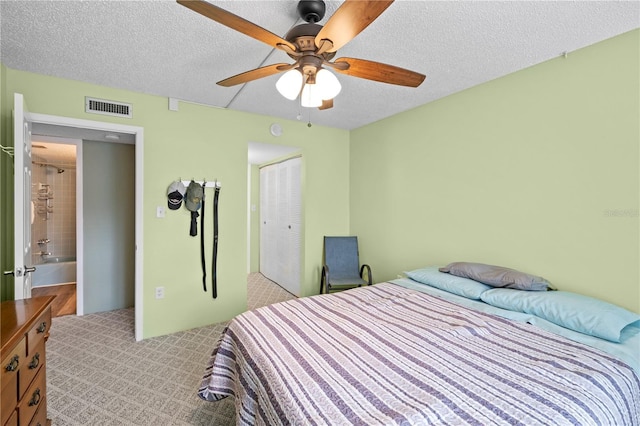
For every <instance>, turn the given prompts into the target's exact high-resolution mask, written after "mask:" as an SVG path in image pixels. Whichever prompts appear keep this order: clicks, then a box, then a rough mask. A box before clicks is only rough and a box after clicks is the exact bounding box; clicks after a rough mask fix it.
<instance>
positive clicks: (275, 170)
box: [260, 157, 302, 296]
mask: <svg viewBox="0 0 640 426" xmlns="http://www.w3.org/2000/svg"><path fill="white" fill-rule="evenodd" d="M301 166H302V159H301V158H300V157H296V158H292V159H289V160H286V161H283V162H281V163H276V164H270V165H268V166H265V167H262V168H261V169H260V272H261V273H262V275H264V276H265V277H267V278H268V279H270V280H271V281H274V282H276V283H278V284H279V285H280V286H281V287H283V288H284V289H285V290H287V291H288V292H290V293H292V294H294V295H296V296H299V295H300V259H301V256H300V249H301V242H300V240H301V238H300V237H301V224H302V219H301V218H302V186H301Z"/></svg>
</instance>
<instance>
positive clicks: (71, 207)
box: [31, 137, 77, 317]
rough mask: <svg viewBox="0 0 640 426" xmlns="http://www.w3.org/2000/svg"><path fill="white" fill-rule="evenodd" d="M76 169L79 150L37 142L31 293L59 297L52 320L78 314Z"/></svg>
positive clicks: (33, 175) (47, 142)
mask: <svg viewBox="0 0 640 426" xmlns="http://www.w3.org/2000/svg"><path fill="white" fill-rule="evenodd" d="M48 140H50V139H48ZM76 164H77V145H74V144H65V143H54V142H49V141H47V140H43V139H42V138H41V139H40V140H38V138H37V137H34V140H33V144H32V168H31V171H32V180H31V181H32V187H31V207H32V208H31V247H32V248H33V249H32V264H33V265H34V266H35V267H36V271H35V272H34V273H33V282H32V286H33V287H32V290H31V293H32V296H44V295H55V296H56V298H55V299H54V303H53V305H52V315H53V316H54V317H55V316H63V315H70V314H75V313H76V282H77V280H76V273H77V268H76V250H77V247H76V178H77V174H76V170H77V168H76Z"/></svg>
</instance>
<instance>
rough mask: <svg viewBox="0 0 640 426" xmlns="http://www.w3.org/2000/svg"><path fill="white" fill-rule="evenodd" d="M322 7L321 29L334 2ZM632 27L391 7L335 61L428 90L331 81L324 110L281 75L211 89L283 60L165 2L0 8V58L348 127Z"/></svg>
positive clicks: (262, 15)
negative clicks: (389, 70) (281, 88)
mask: <svg viewBox="0 0 640 426" xmlns="http://www.w3.org/2000/svg"><path fill="white" fill-rule="evenodd" d="M211 3H214V4H216V5H218V6H220V7H222V8H224V9H226V10H228V11H230V12H232V13H234V14H236V15H238V16H241V17H243V18H245V19H248V20H249V21H252V22H254V23H256V24H257V25H259V26H261V27H263V28H265V29H267V30H269V31H271V32H273V33H276V34H278V35H281V36H283V35H284V34H285V33H286V32H287V31H288V30H289V28H291V27H292V26H294V25H295V24H297V23H300V22H301V21H300V20H299V19H298V16H297V14H296V5H297V1H295V0H281V1H264V0H261V1H240V0H233V1H211ZM326 3H327V14H326V16H325V19H324V20H323V21H321V22H320V24H323V23H325V22H326V20H327V19H328V18H329V17H330V16H331V15H332V14H333V12H334V11H335V10H336V9H337V7H339V6H340V4H341V2H340V1H338V2H336V1H327V2H326ZM639 27H640V2H638V1H542V0H538V1H497V2H494V1H407V0H398V1H396V2H395V3H394V4H392V5H391V6H390V7H389V8H388V9H387V10H386V11H385V12H384V13H383V14H382V15H381V16H380V17H379V18H378V19H377V20H376V21H375V22H373V24H371V25H370V26H369V27H368V28H367V29H365V30H364V31H363V32H362V33H361V34H359V35H358V36H357V37H356V38H355V39H354V40H352V41H351V42H350V43H348V44H347V45H346V46H344V47H343V48H342V49H340V50H339V51H338V54H337V55H336V58H338V57H342V56H346V57H356V58H362V59H369V60H373V61H377V62H383V63H387V64H392V65H396V66H400V67H403V68H407V69H410V70H413V71H418V72H420V73H422V74H425V75H426V76H427V78H426V80H425V82H424V83H422V85H421V86H420V87H419V88H417V89H414V88H406V87H399V86H394V85H389V84H384V83H377V82H373V81H369V80H363V79H359V78H355V77H349V76H346V75H341V74H338V79H339V80H340V82H341V83H342V86H343V88H342V92H341V93H340V94H339V95H338V97H337V98H336V99H335V107H334V108H332V109H330V110H325V111H319V110H317V109H308V108H302V107H300V106H299V104H298V103H297V102H296V101H289V100H286V99H285V98H283V97H282V96H280V95H279V94H278V92H277V91H276V89H275V82H276V80H277V79H278V75H275V76H271V77H267V78H263V79H260V80H257V81H254V82H251V83H248V84H246V85H242V86H235V87H232V88H225V87H220V86H217V85H216V84H215V82H217V81H219V80H222V79H224V78H227V77H229V76H232V75H235V74H238V73H241V72H244V71H247V70H250V69H254V68H257V67H260V66H263V65H269V64H272V63H277V62H291V60H290V58H289V57H288V56H286V55H285V54H284V53H283V52H281V51H273V50H272V49H271V47H269V46H268V45H266V44H263V43H261V42H259V41H257V40H255V39H253V38H250V37H247V36H245V35H243V34H240V33H238V32H235V31H233V30H231V29H229V28H227V27H225V26H223V25H220V24H218V23H216V22H214V21H211V20H210V19H207V18H205V17H204V16H202V15H199V14H197V13H195V12H193V11H191V10H189V9H187V8H185V7H183V6H181V5H179V4H178V3H176V2H175V1H171V0H149V1H118V0H109V1H99V0H85V1H62V0H50V1H20V0H17V1H16V0H1V1H0V28H1V34H0V60H1V61H2V63H3V64H4V65H6V66H7V67H9V68H12V69H17V70H25V71H31V72H35V73H39V74H45V75H52V76H57V77H62V78H67V79H72V80H80V81H85V82H89V83H94V84H98V85H104V86H109V87H113V88H121V89H127V90H132V91H136V92H142V93H147V94H152V95H159V96H164V97H172V98H177V99H179V100H184V101H189V102H196V103H202V104H206V105H211V106H216V107H222V108H229V109H233V110H239V111H247V112H252V113H257V114H265V115H272V116H276V117H282V118H286V119H293V120H295V119H296V118H297V119H300V120H304V121H305V122H306V121H307V120H310V121H311V122H313V123H314V124H320V125H325V126H330V127H336V128H343V129H354V128H358V127H360V126H363V125H365V124H368V123H371V122H374V121H377V120H380V119H382V118H385V117H388V116H391V115H393V114H396V113H398V112H401V111H406V110H408V109H411V108H414V107H417V106H419V105H422V104H425V103H428V102H431V101H433V100H436V99H439V98H442V97H444V96H447V95H450V94H452V93H455V92H458V91H461V90H464V89H467V88H469V87H472V86H475V85H478V84H481V83H483V82H486V81H489V80H492V79H495V78H498V77H501V76H504V75H506V74H509V73H512V72H515V71H518V70H521V69H523V68H526V67H529V66H532V65H535V64H538V63H541V62H543V61H546V60H549V59H552V58H556V57H558V56H560V55H562V54H563V53H564V52H568V54H569V57H570V56H571V52H572V51H574V50H576V49H579V48H582V47H585V46H588V45H591V44H594V43H596V42H599V41H602V40H605V39H607V38H611V37H614V36H616V35H619V34H622V33H624V32H627V31H630V30H632V29H635V28H639ZM87 95H92V94H90V93H87ZM113 100H116V101H118V100H119V99H113ZM134 111H135V105H134Z"/></svg>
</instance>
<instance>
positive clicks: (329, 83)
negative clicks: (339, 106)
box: [316, 68, 342, 101]
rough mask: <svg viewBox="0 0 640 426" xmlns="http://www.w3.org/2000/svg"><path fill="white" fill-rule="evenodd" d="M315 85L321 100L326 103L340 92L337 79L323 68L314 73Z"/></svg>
mask: <svg viewBox="0 0 640 426" xmlns="http://www.w3.org/2000/svg"><path fill="white" fill-rule="evenodd" d="M316 85H317V86H318V89H319V90H320V94H321V98H322V99H324V100H327V101H328V100H329V99H333V98H335V97H336V96H338V93H340V90H342V86H341V85H340V82H339V81H338V78H337V77H336V76H335V75H334V74H333V73H332V72H330V71H328V70H326V69H324V68H323V69H321V70H319V71H318V72H317V73H316Z"/></svg>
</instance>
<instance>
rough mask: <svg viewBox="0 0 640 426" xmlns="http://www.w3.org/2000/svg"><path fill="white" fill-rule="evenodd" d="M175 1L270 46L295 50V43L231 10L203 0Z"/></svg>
mask: <svg viewBox="0 0 640 426" xmlns="http://www.w3.org/2000/svg"><path fill="white" fill-rule="evenodd" d="M176 1H177V2H178V3H180V4H181V5H183V6H185V7H188V8H189V9H191V10H193V11H194V12H197V13H199V14H201V15H203V16H206V17H207V18H209V19H213V20H214V21H216V22H218V23H220V24H222V25H225V26H227V27H229V28H231V29H233V30H236V31H239V32H241V33H243V34H246V35H248V36H249V37H253V38H255V39H256V40H258V41H261V42H263V43H266V44H268V45H269V46H271V47H275V48H276V49H282V47H280V46H281V45H284V46H287V47H289V48H290V49H292V50H294V51H296V50H297V48H296V46H295V45H293V44H291V43H289V42H288V41H287V40H285V39H283V38H282V37H280V36H278V35H276V34H274V33H272V32H271V31H268V30H265V29H264V28H262V27H260V26H258V25H256V24H254V23H253V22H250V21H247V20H246V19H244V18H241V17H239V16H237V15H234V14H233V13H231V12H227V11H226V10H224V9H221V8H219V7H218V6H214V5H212V4H211V3H208V2H206V1H204V0H176Z"/></svg>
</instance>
